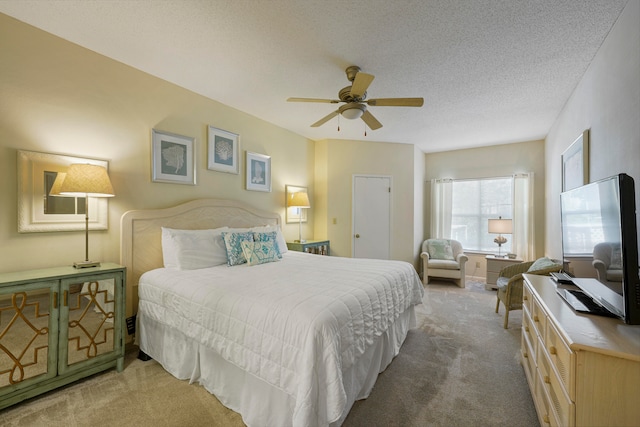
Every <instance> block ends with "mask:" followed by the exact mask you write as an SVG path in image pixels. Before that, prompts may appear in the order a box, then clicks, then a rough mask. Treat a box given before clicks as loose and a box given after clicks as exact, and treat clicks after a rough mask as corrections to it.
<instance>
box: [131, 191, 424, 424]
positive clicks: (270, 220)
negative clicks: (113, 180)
mask: <svg viewBox="0 0 640 427" xmlns="http://www.w3.org/2000/svg"><path fill="white" fill-rule="evenodd" d="M280 221H281V220H280V215H279V214H277V213H271V212H266V211H262V210H259V209H255V208H253V207H251V206H248V205H246V204H243V203H241V202H237V201H232V200H218V199H200V200H194V201H191V202H187V203H184V204H182V205H179V206H175V207H171V208H166V209H156V210H138V211H129V212H126V213H125V214H124V215H123V216H122V220H121V233H122V236H121V244H122V247H121V263H122V264H123V265H125V266H126V267H127V284H128V287H129V292H133V289H135V288H136V287H137V293H138V296H137V297H138V307H137V309H138V311H137V329H136V342H137V343H138V345H139V346H140V350H141V351H142V352H144V353H146V354H147V355H149V356H150V357H152V358H153V359H155V360H156V361H158V362H159V363H160V364H162V366H163V367H164V368H165V369H166V370H167V371H168V372H169V373H171V374H172V375H173V376H175V377H177V378H179V379H183V380H189V381H190V382H195V383H199V384H201V385H202V386H204V387H205V388H206V389H207V390H208V391H209V392H211V393H212V394H214V395H215V396H216V397H217V398H218V399H219V400H220V401H221V402H222V403H223V404H224V405H225V406H227V407H228V408H230V409H232V410H234V411H236V412H238V413H240V414H241V416H242V418H243V421H244V422H245V423H246V424H247V425H249V426H266V425H268V426H274V425H277V426H288V425H291V426H328V425H340V424H342V422H343V421H344V419H345V418H346V416H347V414H348V413H349V410H350V409H351V406H352V405H353V403H354V402H355V401H356V400H358V399H363V398H366V397H367V396H368V395H369V393H370V392H371V390H372V388H373V386H374V384H375V381H376V378H377V376H378V374H379V373H380V372H382V371H383V370H384V369H385V368H386V367H387V366H388V365H389V364H390V363H391V361H392V359H393V358H394V357H395V356H396V355H397V354H398V352H399V351H400V347H401V345H402V343H403V342H404V340H405V338H406V336H407V332H408V330H409V329H410V328H412V327H414V326H415V313H414V307H415V305H417V304H420V303H421V301H422V297H423V295H424V289H423V287H422V282H421V281H420V279H419V278H418V276H417V273H416V271H415V269H414V267H413V266H412V265H410V264H409V263H406V262H401V261H381V260H363V259H351V258H339V257H325V256H318V255H311V254H305V253H301V252H293V251H287V250H286V244H285V243H284V239H283V238H282V234H281V232H280V231H279V227H280V225H281V222H280ZM227 227H228V228H227ZM172 230H174V231H175V232H178V231H179V232H180V233H189V232H188V231H184V230H197V231H194V232H193V233H198V234H202V233H203V232H205V231H207V232H209V230H213V231H212V232H215V233H224V234H220V235H221V236H223V237H222V241H223V243H226V244H227V247H226V249H227V250H228V259H227V260H226V261H227V263H228V262H230V260H231V259H232V258H233V254H232V249H233V248H232V247H230V246H229V240H233V238H238V237H239V236H241V235H244V234H246V233H249V234H251V235H252V236H254V237H255V239H256V240H255V243H253V244H251V243H243V244H242V247H243V248H244V250H245V254H246V255H247V257H249V258H247V259H249V262H245V263H243V264H238V265H234V266H229V265H227V263H224V264H218V265H212V266H206V267H204V268H193V269H178V268H165V267H164V264H165V263H167V264H169V261H167V259H166V256H167V254H166V251H167V248H168V247H169V244H168V243H167V240H164V243H163V239H165V238H166V237H167V234H166V233H167V232H168V231H172ZM221 230H222V231H221ZM256 230H257V231H256ZM274 230H275V232H274ZM217 235H218V234H216V236H217ZM265 236H266V237H265ZM216 238H217V237H216ZM263 238H264V240H265V243H262V242H261V243H258V241H260V240H261V239H263ZM271 238H273V240H270V239H271ZM218 242H219V239H218ZM272 243H273V245H272ZM163 244H164V245H165V252H164V253H163ZM252 245H255V248H256V252H259V251H257V248H258V247H259V248H260V249H264V248H265V247H267V248H274V247H275V248H277V249H278V250H277V251H275V252H276V255H278V256H279V257H278V258H277V259H276V258H275V255H273V256H274V258H273V259H271V260H267V261H264V260H258V261H257V262H254V261H256V260H257V258H254V257H253V255H252V253H251V252H250V251H249V252H247V251H246V249H247V248H254V246H252ZM283 246H284V247H283ZM182 248H184V246H182ZM209 258H210V257H209ZM207 259H208V258H207ZM184 265H185V264H182V266H184ZM136 285H137V286H136ZM130 296H133V295H130ZM134 297H135V296H134ZM134 301H135V299H134Z"/></svg>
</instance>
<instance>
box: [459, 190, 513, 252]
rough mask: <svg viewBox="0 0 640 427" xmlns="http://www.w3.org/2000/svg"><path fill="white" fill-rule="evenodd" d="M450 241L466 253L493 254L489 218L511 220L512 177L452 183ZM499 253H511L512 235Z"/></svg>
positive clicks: (493, 245) (494, 244)
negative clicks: (457, 242) (455, 241)
mask: <svg viewBox="0 0 640 427" xmlns="http://www.w3.org/2000/svg"><path fill="white" fill-rule="evenodd" d="M451 196H452V206H451V209H452V210H451V238H452V239H455V240H458V241H459V242H460V243H462V247H463V248H465V250H471V251H481V252H495V251H496V250H497V248H498V245H497V244H496V243H494V242H493V239H495V238H496V237H498V236H497V235H495V234H489V231H488V222H489V221H488V220H489V219H490V218H498V217H499V216H501V217H503V218H513V178H512V177H507V178H488V179H474V180H455V181H453V186H452V195H451ZM505 237H507V243H505V244H503V245H502V252H511V241H512V240H513V239H511V236H505Z"/></svg>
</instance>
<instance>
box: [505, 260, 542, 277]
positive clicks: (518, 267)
mask: <svg viewBox="0 0 640 427" xmlns="http://www.w3.org/2000/svg"><path fill="white" fill-rule="evenodd" d="M533 263H534V261H527V262H521V263H519V264H512V265H509V266H507V267H505V268H503V269H502V270H500V274H499V276H500V277H513V276H515V275H516V274H522V273H526V271H527V270H528V269H529V267H531V265H533ZM520 277H522V276H520Z"/></svg>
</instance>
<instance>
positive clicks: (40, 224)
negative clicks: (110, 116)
mask: <svg viewBox="0 0 640 427" xmlns="http://www.w3.org/2000/svg"><path fill="white" fill-rule="evenodd" d="M17 155H18V232H19V233H42V232H55V231H84V230H85V210H84V203H85V198H84V197H71V196H51V195H49V194H48V193H49V190H50V189H51V186H52V185H53V182H54V181H55V178H56V176H57V174H58V173H59V172H65V171H66V170H67V168H68V167H69V165H71V164H74V163H89V164H94V165H99V166H103V167H105V168H106V169H107V170H108V169H109V162H108V161H106V160H100V159H90V158H84V157H75V156H67V155H63V154H51V153H40V152H36V151H25V150H18V153H17ZM108 228H109V202H108V198H96V197H89V229H90V230H107V229H108Z"/></svg>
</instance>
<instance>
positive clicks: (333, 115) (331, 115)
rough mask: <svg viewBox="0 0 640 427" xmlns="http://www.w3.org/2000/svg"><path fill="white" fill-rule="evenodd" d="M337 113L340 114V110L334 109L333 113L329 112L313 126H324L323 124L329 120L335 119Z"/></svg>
mask: <svg viewBox="0 0 640 427" xmlns="http://www.w3.org/2000/svg"><path fill="white" fill-rule="evenodd" d="M337 115H338V110H336V111H334V112H332V113H329V114H328V115H326V116H324V117H323V118H321V119H320V120H318V121H317V122H315V123H314V124H312V125H311V127H312V128H317V127H318V126H322V125H323V124H325V123H326V122H328V121H329V120H331V119H333V118H334V117H335V116H337Z"/></svg>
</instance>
